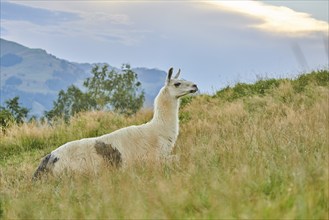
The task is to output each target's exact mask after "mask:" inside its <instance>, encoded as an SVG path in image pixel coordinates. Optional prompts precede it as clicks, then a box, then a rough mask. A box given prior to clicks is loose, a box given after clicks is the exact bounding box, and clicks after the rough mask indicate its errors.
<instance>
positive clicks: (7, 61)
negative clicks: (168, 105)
mask: <svg viewBox="0 0 329 220" xmlns="http://www.w3.org/2000/svg"><path fill="white" fill-rule="evenodd" d="M0 40H1V41H0V43H1V44H0V52H1V53H0V57H1V59H0V72H1V75H0V76H1V78H0V104H1V105H4V102H5V100H8V99H10V98H13V97H15V96H19V97H20V102H21V103H22V105H23V106H24V107H27V108H28V109H30V114H31V115H36V116H41V115H43V112H44V111H46V110H50V109H51V108H52V105H53V101H54V100H55V99H56V98H57V94H58V92H59V91H60V90H61V89H66V88H67V87H68V86H70V85H72V84H74V85H77V86H78V87H80V88H81V87H82V82H83V81H84V79H86V78H87V77H90V76H91V73H90V72H91V69H92V67H93V66H94V65H95V64H89V63H74V62H69V61H67V60H63V59H60V58H57V57H55V56H53V55H51V54H48V53H47V52H46V51H45V50H42V49H31V48H28V47H25V46H23V45H20V44H18V43H15V42H12V41H7V40H4V39H0ZM109 66H110V65H109ZM110 68H114V67H111V66H110ZM133 70H134V71H135V72H136V73H137V75H138V79H139V81H141V83H142V87H143V89H144V91H145V98H146V100H145V104H144V106H151V105H152V104H153V99H154V98H155V96H156V95H157V93H158V91H159V89H160V88H161V87H162V85H163V82H164V79H165V76H166V73H165V72H164V71H161V70H158V69H148V68H134V69H133Z"/></svg>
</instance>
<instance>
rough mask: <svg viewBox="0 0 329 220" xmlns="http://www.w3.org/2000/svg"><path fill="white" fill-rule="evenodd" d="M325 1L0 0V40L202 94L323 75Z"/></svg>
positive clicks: (326, 36) (325, 33)
mask: <svg viewBox="0 0 329 220" xmlns="http://www.w3.org/2000/svg"><path fill="white" fill-rule="evenodd" d="M328 11H329V9H328V1H326V0H325V1H316V0H313V1H296V0H291V1H158V0H154V1H86V0H84V1H81V0H70V1H55V0H53V1H43V0H35V1H29V0H20V1H4V0H1V37H2V38H4V39H6V40H12V41H15V42H18V43H21V44H23V45H25V46H28V47H32V48H43V49H45V50H47V52H48V53H51V54H53V55H55V56H57V57H59V58H63V59H67V60H69V61H75V62H89V63H92V62H107V63H109V64H110V65H112V66H116V67H120V66H121V64H123V63H130V64H131V65H132V66H133V67H141V66H143V67H148V68H159V69H162V70H167V69H169V67H171V66H173V67H174V68H176V69H178V68H181V69H182V77H184V78H186V79H189V80H192V81H195V82H196V83H197V84H198V85H199V87H200V88H201V91H203V92H209V93H212V92H213V91H215V90H217V89H219V88H222V87H224V86H227V85H229V84H234V83H236V82H239V81H243V82H246V81H248V82H250V81H253V80H255V79H257V77H284V76H293V75H297V74H298V73H301V72H304V71H308V70H312V69H318V68H328V59H329V57H328V36H329V33H328V32H329V30H328V28H329V26H328Z"/></svg>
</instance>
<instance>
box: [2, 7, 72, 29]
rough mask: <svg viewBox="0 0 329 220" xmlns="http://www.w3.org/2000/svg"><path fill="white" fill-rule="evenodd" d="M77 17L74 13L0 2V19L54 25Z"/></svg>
mask: <svg viewBox="0 0 329 220" xmlns="http://www.w3.org/2000/svg"><path fill="white" fill-rule="evenodd" d="M77 19H79V15H78V14H75V13H70V12H63V11H53V10H47V9H42V8H35V7H28V6H24V5H20V4H15V3H11V2H1V20H11V21H25V22H30V23H33V24H38V25H55V24H59V23H62V22H68V21H72V20H77Z"/></svg>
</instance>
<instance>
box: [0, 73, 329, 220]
mask: <svg viewBox="0 0 329 220" xmlns="http://www.w3.org/2000/svg"><path fill="white" fill-rule="evenodd" d="M151 117H152V112H151V111H142V112H139V113H138V114H137V115H135V116H132V117H129V118H125V117H123V116H119V115H117V114H114V113H109V112H88V113H83V114H79V115H77V116H75V117H74V118H72V119H71V121H70V122H69V124H65V123H64V122H57V123H54V124H53V125H52V126H49V125H47V124H39V123H36V122H34V123H33V122H31V123H27V124H23V125H21V126H13V127H11V128H9V129H8V130H7V131H6V133H2V134H1V135H0V137H1V145H0V168H1V171H0V187H1V189H0V218H4V219H109V218H116V219H117V218H125V219H145V218H148V219H163V218H165V219H182V218H197V219H200V218H205V219H219V218H221V219H227V218H239V219H240V218H245V219H266V218H268V219H328V214H329V211H328V210H329V195H328V194H329V190H328V189H329V183H328V179H329V175H328V165H329V160H328V159H329V158H328V157H329V73H328V71H326V70H321V71H316V72H312V73H309V74H305V75H301V76H300V77H298V78H296V79H294V80H285V79H281V80H260V81H258V82H257V83H255V84H252V85H248V84H237V85H236V86H235V87H232V88H229V87H228V88H225V89H223V90H221V91H218V92H217V93H216V94H215V95H213V96H209V95H199V96H194V97H190V98H185V99H184V100H183V102H182V106H181V111H180V120H181V122H180V135H179V137H178V141H177V142H176V147H175V150H174V153H175V154H177V155H178V156H179V157H180V160H179V162H177V163H175V164H169V163H164V164H150V163H139V164H135V165H134V166H131V167H128V168H126V169H121V170H115V169H110V170H104V171H102V172H101V173H100V174H99V175H97V176H92V175H90V176H88V175H84V176H63V177H62V178H61V179H56V178H54V177H48V178H44V179H42V180H40V181H37V182H32V181H31V176H32V174H33V172H34V170H35V168H36V167H37V165H38V163H39V161H40V159H41V158H42V157H43V156H44V155H45V154H47V153H49V152H50V151H51V150H53V149H55V148H57V147H58V146H60V145H61V144H63V143H66V142H67V141H71V140H75V139H80V138H84V137H93V136H99V135H102V134H105V133H109V132H111V131H113V130H116V129H118V128H121V127H125V126H128V125H131V124H141V123H145V122H147V121H148V120H149V119H150V118H151Z"/></svg>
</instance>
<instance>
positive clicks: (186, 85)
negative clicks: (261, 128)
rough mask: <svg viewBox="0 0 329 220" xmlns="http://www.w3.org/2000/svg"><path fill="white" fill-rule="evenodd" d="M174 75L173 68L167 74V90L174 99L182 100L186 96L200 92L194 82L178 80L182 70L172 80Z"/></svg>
mask: <svg viewBox="0 0 329 220" xmlns="http://www.w3.org/2000/svg"><path fill="white" fill-rule="evenodd" d="M172 74H173V68H170V69H169V71H168V74H167V80H166V88H167V89H168V91H169V94H170V95H171V96H172V97H176V98H180V97H182V96H184V95H187V94H190V93H195V92H196V91H198V87H197V85H196V84H194V83H193V82H189V81H186V80H182V79H178V77H179V74H180V70H178V72H177V74H176V75H175V77H174V78H172Z"/></svg>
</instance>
